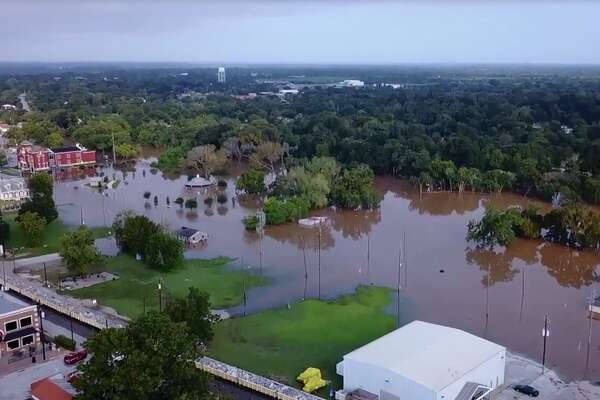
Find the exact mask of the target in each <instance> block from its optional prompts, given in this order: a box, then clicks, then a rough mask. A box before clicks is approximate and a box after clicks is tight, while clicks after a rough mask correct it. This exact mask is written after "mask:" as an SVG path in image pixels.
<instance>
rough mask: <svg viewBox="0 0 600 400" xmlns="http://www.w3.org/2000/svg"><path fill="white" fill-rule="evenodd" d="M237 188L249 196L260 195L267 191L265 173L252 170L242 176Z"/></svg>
mask: <svg viewBox="0 0 600 400" xmlns="http://www.w3.org/2000/svg"><path fill="white" fill-rule="evenodd" d="M236 188H237V189H238V190H243V191H244V192H246V193H248V194H259V193H262V192H264V191H265V190H267V188H266V187H265V173H264V172H262V171H259V170H256V169H251V170H249V171H246V172H244V173H243V174H242V175H240V177H239V179H238V181H237V184H236Z"/></svg>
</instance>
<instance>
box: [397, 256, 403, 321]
mask: <svg viewBox="0 0 600 400" xmlns="http://www.w3.org/2000/svg"><path fill="white" fill-rule="evenodd" d="M401 270H402V247H401V246H398V282H397V284H396V291H397V292H398V299H397V301H396V328H400V274H401Z"/></svg>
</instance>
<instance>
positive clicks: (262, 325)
mask: <svg viewBox="0 0 600 400" xmlns="http://www.w3.org/2000/svg"><path fill="white" fill-rule="evenodd" d="M390 294H391V291H390V289H386V288H381V287H359V288H358V289H357V291H356V293H355V294H351V295H345V296H342V297H340V298H339V299H337V300H335V301H318V300H306V301H303V302H299V303H296V304H294V305H292V307H291V309H288V308H281V309H275V310H268V311H264V312H260V313H257V314H253V315H250V316H247V317H242V318H233V319H229V320H225V321H221V322H220V323H219V324H218V325H217V327H216V329H215V337H214V339H213V342H212V343H211V345H210V348H209V355H210V356H211V357H214V358H216V359H218V360H221V361H223V362H226V363H228V364H231V365H235V366H237V367H240V368H243V369H246V370H248V371H251V372H254V373H257V374H260V375H263V376H267V377H271V378H273V379H276V380H279V381H281V382H283V383H287V384H290V385H294V386H296V387H300V385H299V384H297V383H295V379H296V376H298V375H299V374H300V373H301V372H302V371H303V370H304V369H305V368H307V367H317V368H320V369H321V372H322V373H323V375H324V379H326V380H332V381H333V384H334V386H335V387H336V388H339V387H340V382H341V381H340V377H338V376H337V375H336V374H335V366H336V364H337V363H338V362H339V361H341V359H342V356H343V355H344V354H347V353H349V352H350V351H352V350H354V349H356V348H358V347H360V346H362V345H364V344H366V343H368V342H370V341H372V340H374V339H376V338H378V337H380V336H382V335H384V334H385V333H387V332H390V331H391V330H393V329H394V327H395V323H394V321H395V319H394V317H393V316H392V315H390V314H386V313H385V308H386V306H387V305H388V304H389V302H390V301H391V297H390ZM326 393H327V389H325V390H322V391H321V394H326Z"/></svg>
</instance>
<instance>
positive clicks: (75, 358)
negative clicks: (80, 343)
mask: <svg viewBox="0 0 600 400" xmlns="http://www.w3.org/2000/svg"><path fill="white" fill-rule="evenodd" d="M86 357H87V351H85V350H81V351H76V352H74V353H69V354H67V355H66V356H65V358H64V361H65V364H67V365H73V364H77V363H78V362H79V361H81V360H85V358H86Z"/></svg>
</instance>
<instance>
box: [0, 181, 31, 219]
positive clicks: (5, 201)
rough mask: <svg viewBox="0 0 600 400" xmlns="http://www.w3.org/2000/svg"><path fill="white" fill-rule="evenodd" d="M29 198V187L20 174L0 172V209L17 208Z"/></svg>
mask: <svg viewBox="0 0 600 400" xmlns="http://www.w3.org/2000/svg"><path fill="white" fill-rule="evenodd" d="M28 198H29V188H28V187H27V184H26V183H25V179H24V178H23V177H20V176H10V175H5V174H0V209H2V210H3V211H4V210H12V209H18V208H19V207H20V205H21V203H22V202H23V201H25V200H27V199H28Z"/></svg>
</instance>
